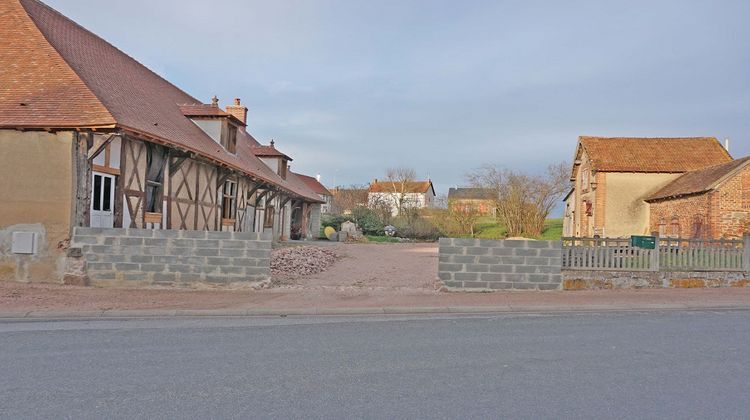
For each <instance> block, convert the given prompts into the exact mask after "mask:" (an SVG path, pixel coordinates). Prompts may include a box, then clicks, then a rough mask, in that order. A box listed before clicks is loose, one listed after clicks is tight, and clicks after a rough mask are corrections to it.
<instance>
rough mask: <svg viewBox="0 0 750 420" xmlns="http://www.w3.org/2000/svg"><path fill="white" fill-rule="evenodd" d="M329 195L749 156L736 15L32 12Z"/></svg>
mask: <svg viewBox="0 0 750 420" xmlns="http://www.w3.org/2000/svg"><path fill="white" fill-rule="evenodd" d="M47 3H48V4H49V5H50V6H52V7H54V8H55V9H57V10H59V11H60V12H62V13H63V14H65V15H66V16H68V17H70V18H71V19H73V20H75V21H76V22H78V23H79V24H81V25H82V26H84V27H86V28H87V29H89V30H91V31H93V32H94V33H96V34H97V35H99V36H101V37H102V38H104V39H106V40H107V41H109V42H110V43H112V44H114V45H115V46H117V47H118V48H120V49H121V50H123V51H124V52H126V53H128V54H129V55H131V56H132V57H134V58H135V59H137V60H139V61H140V62H141V63H143V64H145V65H146V66H148V67H149V68H151V69H152V70H154V71H155V72H157V73H158V74H160V75H161V76H163V77H164V78H166V79H167V80H169V81H170V82H172V83H174V84H175V85H177V86H179V87H180V88H182V89H183V90H185V91H186V92H188V93H190V94H191V95H193V96H194V97H196V98H198V99H200V100H202V101H204V102H206V103H208V102H210V98H211V97H212V96H213V95H217V96H218V97H219V99H220V103H221V105H222V106H224V105H227V104H229V103H231V102H232V100H233V98H235V97H239V98H241V99H242V102H243V104H244V105H245V106H247V107H248V108H249V113H248V130H249V131H250V132H251V133H252V134H253V135H254V136H255V137H256V138H257V139H258V140H259V141H261V142H262V143H268V142H269V141H270V140H271V139H274V140H275V142H276V146H277V148H279V149H280V150H282V151H283V152H285V153H286V154H289V155H291V156H292V157H293V158H294V161H293V162H292V170H294V171H298V172H303V173H307V174H311V175H315V174H320V175H321V177H322V181H323V183H324V184H326V185H327V186H329V187H332V186H336V185H357V184H366V183H368V182H370V181H371V180H372V179H373V178H382V177H383V176H384V174H385V171H386V169H387V168H389V167H397V166H405V167H410V168H413V169H415V170H416V171H417V173H418V175H419V176H420V177H422V178H427V177H430V178H431V179H432V180H433V182H434V184H435V187H436V190H437V192H438V194H441V193H442V194H445V193H447V191H448V188H449V187H453V186H460V185H463V184H466V180H465V175H466V173H468V172H470V171H472V170H475V169H476V168H478V167H480V166H482V165H486V164H491V165H499V166H502V167H506V168H509V169H517V170H523V171H527V172H530V173H541V172H543V171H544V169H545V168H546V167H547V166H548V165H550V164H554V163H559V162H562V161H566V162H570V160H571V159H572V155H573V152H574V148H575V145H576V140H577V137H578V136H579V135H597V136H636V137H657V136H662V137H670V136H674V137H677V136H714V137H717V138H720V139H722V141H723V139H725V138H729V139H730V152H731V154H732V155H733V156H734V157H735V158H737V157H741V156H745V155H748V154H750V142H749V141H748V137H749V136H750V48H748V46H747V43H748V40H750V24H748V16H750V1H690V0H679V1H660V0H651V1H606V0H595V1H533V0H531V1H529V0H519V1H479V0H476V1H455V0H452V1H439V0H434V1H407V0H400V1H390V0H380V1H371V0H361V1H360V0H316V1H313V0H305V1H293V0H288V1H287V0H276V1H244V0H216V1H206V0H180V1H173V0H148V1H144V0H127V1H125V0H122V1H114V0H110V1H103V0H47Z"/></svg>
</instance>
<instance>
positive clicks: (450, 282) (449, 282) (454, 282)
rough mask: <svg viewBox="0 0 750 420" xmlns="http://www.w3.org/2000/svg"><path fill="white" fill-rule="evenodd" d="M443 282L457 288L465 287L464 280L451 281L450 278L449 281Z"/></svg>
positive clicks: (447, 285)
mask: <svg viewBox="0 0 750 420" xmlns="http://www.w3.org/2000/svg"><path fill="white" fill-rule="evenodd" d="M443 284H444V285H445V286H446V287H455V288H460V287H464V282H462V281H450V280H448V281H444V282H443Z"/></svg>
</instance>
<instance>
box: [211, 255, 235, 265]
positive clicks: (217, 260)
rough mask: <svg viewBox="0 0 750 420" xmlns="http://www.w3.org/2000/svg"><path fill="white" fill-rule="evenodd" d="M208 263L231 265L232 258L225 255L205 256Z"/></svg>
mask: <svg viewBox="0 0 750 420" xmlns="http://www.w3.org/2000/svg"><path fill="white" fill-rule="evenodd" d="M206 264H208V265H232V259H231V258H227V257H206Z"/></svg>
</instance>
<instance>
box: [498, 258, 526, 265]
mask: <svg viewBox="0 0 750 420" xmlns="http://www.w3.org/2000/svg"><path fill="white" fill-rule="evenodd" d="M502 262H503V264H513V265H518V264H525V263H526V257H502Z"/></svg>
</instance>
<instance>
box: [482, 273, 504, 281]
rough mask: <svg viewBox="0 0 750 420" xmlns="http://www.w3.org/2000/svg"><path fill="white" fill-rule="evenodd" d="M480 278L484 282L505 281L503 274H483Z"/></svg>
mask: <svg viewBox="0 0 750 420" xmlns="http://www.w3.org/2000/svg"><path fill="white" fill-rule="evenodd" d="M479 278H480V279H481V280H482V281H503V275H502V274H501V273H482V274H481V275H480V276H479Z"/></svg>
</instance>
